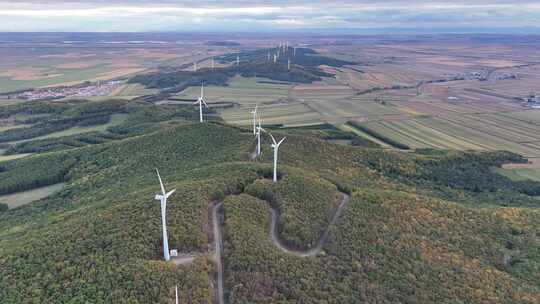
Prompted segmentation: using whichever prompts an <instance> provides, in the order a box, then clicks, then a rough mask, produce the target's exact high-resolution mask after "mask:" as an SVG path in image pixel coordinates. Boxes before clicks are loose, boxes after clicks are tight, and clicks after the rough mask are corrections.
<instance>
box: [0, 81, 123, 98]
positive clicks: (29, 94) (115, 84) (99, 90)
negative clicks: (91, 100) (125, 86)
mask: <svg viewBox="0 0 540 304" xmlns="http://www.w3.org/2000/svg"><path fill="white" fill-rule="evenodd" d="M121 85H122V81H118V80H111V81H106V82H101V81H99V82H96V83H84V84H81V85H77V86H69V87H54V88H42V89H33V90H28V91H22V92H16V93H12V94H9V95H8V96H7V97H8V99H24V100H54V99H62V98H66V97H95V96H109V95H111V94H112V93H113V92H114V91H115V90H116V89H118V88H119V87H120V86H121Z"/></svg>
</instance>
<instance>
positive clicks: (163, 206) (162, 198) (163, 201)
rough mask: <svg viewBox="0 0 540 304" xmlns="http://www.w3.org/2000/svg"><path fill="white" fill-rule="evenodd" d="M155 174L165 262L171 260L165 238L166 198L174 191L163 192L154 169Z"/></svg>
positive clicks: (167, 242) (156, 197)
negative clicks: (158, 186)
mask: <svg viewBox="0 0 540 304" xmlns="http://www.w3.org/2000/svg"><path fill="white" fill-rule="evenodd" d="M156 173H157V176H158V179H159V185H160V186H161V194H156V196H155V199H156V200H158V201H160V202H161V224H162V226H163V257H164V258H165V261H168V260H170V259H171V257H170V255H169V239H168V238H167V220H166V218H165V216H166V214H165V213H166V211H167V198H169V196H171V195H172V194H173V193H174V191H176V189H174V190H172V191H170V192H165V187H164V186H163V182H162V181H161V176H160V175H159V170H158V169H157V168H156Z"/></svg>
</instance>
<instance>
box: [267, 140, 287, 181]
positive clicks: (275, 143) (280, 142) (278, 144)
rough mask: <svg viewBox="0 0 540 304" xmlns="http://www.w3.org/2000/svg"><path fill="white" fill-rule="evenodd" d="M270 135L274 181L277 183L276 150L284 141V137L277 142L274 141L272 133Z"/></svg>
mask: <svg viewBox="0 0 540 304" xmlns="http://www.w3.org/2000/svg"><path fill="white" fill-rule="evenodd" d="M270 137H272V142H273V144H272V149H274V183H277V159H278V150H279V146H280V145H281V144H282V143H283V142H284V141H285V139H286V137H283V139H281V140H280V141H279V142H276V139H275V138H274V136H272V134H270Z"/></svg>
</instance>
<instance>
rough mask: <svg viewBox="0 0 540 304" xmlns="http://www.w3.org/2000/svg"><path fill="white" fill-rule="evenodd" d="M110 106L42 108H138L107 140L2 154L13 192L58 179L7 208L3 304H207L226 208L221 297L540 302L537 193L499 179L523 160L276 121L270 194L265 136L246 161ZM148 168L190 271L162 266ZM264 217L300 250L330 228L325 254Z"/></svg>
mask: <svg viewBox="0 0 540 304" xmlns="http://www.w3.org/2000/svg"><path fill="white" fill-rule="evenodd" d="M83 104H84V103H80V104H79V106H81V107H82V106H83ZM73 106H75V104H73V105H71V107H73ZM87 106H88V105H87ZM109 106H110V107H109ZM103 107H105V105H103ZM107 108H108V111H110V112H105V110H104V111H98V112H96V110H95V109H94V110H85V111H82V110H81V111H76V113H70V112H66V111H67V110H66V109H64V108H54V109H51V108H47V109H43V110H42V113H41V114H36V113H34V114H33V115H38V116H34V118H35V119H37V117H40V116H39V115H43V114H44V113H47V115H50V116H51V115H52V116H53V117H56V118H58V119H67V118H69V117H72V116H73V115H78V117H81V116H82V117H86V115H90V114H88V113H94V114H95V115H96V116H95V117H98V116H108V115H112V114H111V113H118V112H117V111H120V112H121V113H122V114H123V115H127V116H126V117H127V118H126V120H125V121H124V122H122V123H121V124H119V125H117V126H115V127H113V128H112V129H110V130H108V131H107V132H102V133H99V134H101V135H100V136H98V137H100V138H105V137H103V136H102V135H104V134H105V135H106V138H107V140H103V141H100V142H97V141H96V142H93V143H87V144H85V145H81V146H79V147H75V146H69V147H66V146H56V147H55V148H54V149H50V150H46V149H45V150H46V151H36V152H34V153H35V154H33V155H31V156H27V157H24V158H20V159H17V160H10V161H2V162H0V189H3V190H2V191H3V193H4V194H7V193H11V194H12V193H13V192H18V191H20V190H21V189H25V190H28V189H34V188H35V187H39V186H42V185H43V184H50V183H57V182H63V183H65V186H64V187H63V189H62V190H61V191H59V192H57V193H55V194H53V195H51V196H49V197H47V198H44V199H41V200H38V201H35V202H32V203H30V204H27V205H24V206H21V207H18V208H13V209H10V210H7V211H0V271H1V275H0V303H172V301H173V299H174V286H175V285H178V287H179V295H180V302H181V303H212V301H213V300H214V295H215V288H216V286H217V285H216V283H215V281H214V280H215V274H216V271H217V269H216V267H215V265H216V264H215V262H214V260H213V258H212V257H213V248H214V246H213V241H214V235H213V233H212V229H211V226H212V223H211V216H210V213H211V212H210V210H211V209H212V206H213V204H215V203H216V202H221V203H222V205H221V212H222V216H223V222H222V225H221V226H220V229H221V231H222V234H223V241H224V244H223V254H222V259H221V260H222V262H223V266H224V272H223V275H224V288H225V302H226V303H336V304H337V303H340V304H342V303H531V304H533V303H539V302H540V271H539V270H540V238H539V235H540V214H539V209H538V207H540V201H538V200H537V199H536V198H535V196H538V195H539V194H540V185H539V184H538V183H532V182H531V183H525V182H514V181H511V180H509V179H507V178H505V177H503V176H500V175H497V173H494V171H493V170H492V169H493V167H496V166H499V165H500V164H502V163H505V162H523V161H524V159H522V158H521V157H519V156H517V155H515V154H511V153H506V152H491V153H480V152H474V153H473V152H470V153H469V152H445V151H436V152H435V151H420V152H419V153H414V152H410V153H401V152H392V151H388V150H382V149H379V148H376V147H375V146H374V145H371V144H366V145H363V146H356V147H354V146H347V145H338V144H334V143H331V142H328V141H325V140H324V139H322V138H324V136H320V132H318V131H310V130H295V129H291V130H283V129H275V130H271V131H272V132H273V133H274V135H275V136H279V137H280V136H282V135H283V136H285V135H286V136H287V140H286V141H285V143H284V144H283V145H282V147H281V148H280V167H279V168H280V174H279V175H280V180H279V182H278V183H277V184H272V183H271V182H269V180H268V177H269V176H270V172H271V161H272V153H271V150H270V148H269V139H268V138H266V137H264V139H263V141H264V146H263V156H262V157H261V158H259V159H256V160H251V157H250V155H251V153H252V152H253V149H254V139H253V135H252V133H251V131H250V130H244V129H241V128H237V127H231V126H227V125H225V124H223V123H221V122H206V123H203V124H199V123H195V122H193V119H194V117H193V114H194V113H193V111H192V110H189V109H184V108H181V107H180V108H172V107H171V108H166V110H164V109H163V108H161V107H158V106H155V105H151V104H146V103H137V102H135V103H122V104H116V103H114V102H113V103H111V104H110V105H109V104H107ZM36 109H37V106H36ZM81 109H82V108H81ZM9 111H12V112H13V113H15V112H16V113H18V114H13V115H19V116H20V115H22V114H21V112H20V111H21V110H20V109H17V108H11V109H10V110H9ZM36 111H37V110H36ZM85 113H86V114H85ZM96 113H99V115H97V114H96ZM94 114H92V115H94ZM2 115H6V116H10V115H12V114H9V113H6V114H2ZM25 115H30V114H28V113H26V114H25ZM30 116H32V115H30ZM25 117H26V119H29V116H25ZM195 117H196V115H195ZM85 119H86V118H83V119H82V120H81V121H84V120H85ZM96 119H97V118H96ZM38 121H40V120H39V119H38ZM70 123H71V122H70ZM96 123H97V122H96ZM300 133H301V134H302V135H303V136H296V135H295V134H300ZM310 134H311V135H310ZM48 140H50V138H49V139H48ZM58 140H66V138H65V137H63V138H59V139H58ZM35 144H36V145H37V146H39V145H38V143H35ZM155 168H159V170H160V172H161V176H162V178H163V180H164V183H165V186H166V187H167V189H176V190H177V191H176V192H175V193H174V194H173V196H171V198H170V200H169V203H168V208H167V221H168V227H169V243H170V247H171V249H172V248H174V249H178V251H179V252H181V253H182V254H191V255H194V256H195V259H194V261H192V262H187V263H184V264H182V265H176V264H174V263H167V262H164V261H162V251H161V250H162V247H161V246H162V244H161V219H160V209H159V203H158V202H157V201H155V200H154V195H155V194H156V193H157V192H158V191H159V183H158V181H157V178H156V176H155ZM344 195H348V196H350V200H348V202H347V204H346V205H344V208H343V210H342V213H341V215H340V216H339V218H338V220H337V221H336V222H335V223H333V222H332V217H333V215H334V214H335V210H336V208H337V207H338V206H339V205H340V202H341V199H342V197H344ZM271 210H273V211H274V212H275V214H277V215H278V216H279V219H277V224H276V225H277V228H276V231H277V234H278V236H277V237H278V238H279V239H280V240H281V241H282V242H283V243H285V244H287V246H291V247H292V248H293V249H295V250H306V249H309V248H312V247H313V246H314V245H315V244H316V243H317V242H318V240H319V239H320V237H321V234H323V233H324V231H325V230H327V229H328V230H329V235H328V239H327V241H326V242H324V244H323V245H322V250H321V251H320V252H318V253H317V254H315V255H313V256H307V257H302V256H298V255H295V254H291V253H288V252H285V251H284V250H282V249H281V248H280V247H278V246H276V244H275V243H274V242H273V241H272V240H271V239H270V237H269V229H270V224H271V222H272V218H271V216H270V215H271V212H270V211H271Z"/></svg>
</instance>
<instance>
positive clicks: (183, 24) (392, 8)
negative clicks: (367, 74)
mask: <svg viewBox="0 0 540 304" xmlns="http://www.w3.org/2000/svg"><path fill="white" fill-rule="evenodd" d="M516 3H519V4H516ZM539 25H540V0H537V1H528V0H492V1H488V0H469V1H463V0H454V1H412V0H383V1H366V0H340V1H331V0H310V1H307V0H301V1H284V0H274V1H245V0H228V1H215V0H199V1H194V0H179V1H170V0H155V1H142V0H86V1H85V0H82V1H75V0H47V1H45V0H43V1H40V0H21V1H2V0H0V31H95V32H113V31H216V30H219V31H228V30H230V31H258V30H264V31H267V30H276V29H285V30H287V29H310V28H311V29H314V28H327V29H336V28H340V29H343V28H351V29H357V28H422V29H434V30H436V29H442V28H445V29H448V28H454V29H460V28H474V29H487V30H493V32H497V29H499V28H538V26H539Z"/></svg>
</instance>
